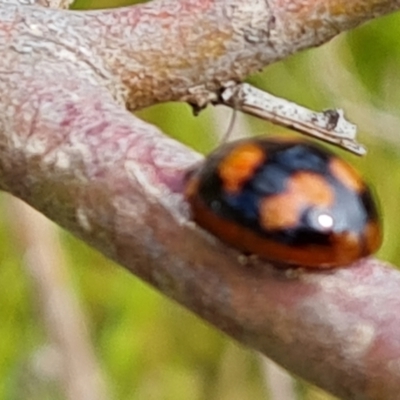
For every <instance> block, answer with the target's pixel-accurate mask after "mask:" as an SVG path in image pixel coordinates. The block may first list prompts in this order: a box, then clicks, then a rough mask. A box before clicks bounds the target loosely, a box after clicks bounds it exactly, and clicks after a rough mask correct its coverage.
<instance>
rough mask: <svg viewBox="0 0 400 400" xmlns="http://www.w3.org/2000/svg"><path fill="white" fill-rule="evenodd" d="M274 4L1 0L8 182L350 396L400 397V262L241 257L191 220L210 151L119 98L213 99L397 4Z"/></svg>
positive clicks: (229, 328) (1, 137)
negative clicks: (83, 6)
mask: <svg viewBox="0 0 400 400" xmlns="http://www.w3.org/2000/svg"><path fill="white" fill-rule="evenodd" d="M296 4H297V5H298V6H297V7H296ZM313 5H314V7H313ZM270 6H271V8H266V7H267V6H266V3H265V2H264V1H261V0H253V1H251V0H249V1H248V2H243V1H241V0H240V1H239V0H238V1H233V0H230V1H229V0H227V1H225V2H224V1H222V0H215V1H212V0H209V1H205V0H203V1H195V0H191V1H189V0H187V1H186V0H185V1H180V2H177V1H176V0H174V1H168V0H165V1H155V2H153V3H149V4H146V5H142V6H138V7H135V8H125V9H121V10H113V11H106V12H90V13H77V12H65V11H54V10H48V9H40V8H35V7H24V8H15V7H13V6H10V5H1V6H0V7H1V8H0V9H1V11H2V12H1V13H0V26H1V30H0V53H1V54H2V58H1V60H0V91H1V93H3V94H7V95H4V96H2V98H1V99H0V187H1V188H2V189H3V190H6V191H9V192H10V193H12V194H14V195H16V196H18V197H19V198H21V199H23V200H25V201H26V202H27V203H29V204H31V205H33V206H34V207H35V208H36V209H38V210H40V211H41V212H43V213H44V214H45V215H47V216H48V217H50V218H51V219H53V220H54V221H56V222H57V223H58V224H60V225H61V226H63V227H65V228H66V229H68V230H70V231H71V232H73V233H75V234H76V235H77V236H79V237H80V238H82V239H83V240H84V241H86V242H87V243H90V244H91V245H93V246H94V247H96V248H97V249H99V250H100V251H101V252H103V253H104V254H106V255H108V256H109V257H110V258H112V259H114V260H115V261H117V262H118V263H120V264H121V265H123V266H125V267H126V268H128V269H129V270H130V271H132V272H133V273H135V274H136V275H138V276H139V277H141V278H142V279H144V280H146V281H148V282H150V283H151V284H152V285H154V286H155V287H157V288H159V289H160V290H161V291H162V292H163V293H165V294H166V295H168V296H170V297H171V298H173V299H175V300H176V301H178V302H179V303H181V304H183V305H185V306H186V307H188V308H189V309H191V310H192V311H194V312H196V313H197V314H199V315H200V316H202V317H203V318H204V319H206V320H207V321H209V322H210V323H212V324H213V325H214V326H216V327H217V328H219V329H221V330H222V331H224V332H226V333H227V334H229V335H231V336H232V337H234V338H236V339H237V340H239V341H241V342H242V343H244V344H246V345H248V346H250V347H253V348H255V349H258V350H260V351H262V352H263V353H264V354H266V355H268V356H269V357H271V358H272V359H274V360H276V361H277V362H279V363H280V364H282V365H284V366H285V367H286V368H288V369H290V370H291V371H293V372H294V373H297V374H298V375H300V376H302V377H304V378H305V379H308V380H310V381H312V382H314V383H316V384H317V385H319V386H321V387H323V388H325V389H326V390H329V391H331V392H332V393H334V394H336V395H338V396H341V397H342V398H345V399H386V400H390V399H396V398H397V397H398V392H399V390H400V379H399V378H400V376H399V375H400V368H399V365H400V345H399V341H398V337H399V335H400V332H399V329H400V328H399V327H400V316H399V315H398V313H397V309H398V308H399V307H400V295H399V293H400V274H399V273H398V272H397V271H396V270H394V269H391V268H388V266H387V265H386V264H384V263H381V262H379V261H376V260H373V259H366V260H363V261H360V262H359V263H356V264H355V265H353V266H349V267H348V268H346V269H341V270H337V271H332V272H323V273H315V272H314V273H310V272H307V271H292V273H288V272H287V271H283V270H279V269H276V268H274V267H273V266H272V265H270V264H267V263H263V262H261V261H251V262H249V263H248V264H247V265H243V262H241V261H242V257H241V256H240V255H239V254H238V253H237V252H236V251H235V250H233V249H230V248H228V247H226V246H224V245H223V244H221V243H220V242H219V241H218V240H217V239H215V238H214V237H212V236H210V235H208V234H207V233H205V232H203V231H202V230H201V229H198V228H197V227H196V226H194V224H193V223H192V222H191V221H190V216H189V212H188V208H187V204H186V203H185V202H184V200H183V197H182V185H183V176H184V174H185V172H186V170H187V168H188V167H189V166H191V165H193V163H194V162H196V161H198V160H199V159H200V157H199V156H198V155H197V154H195V153H193V152H191V151H190V150H189V149H187V148H186V147H184V146H183V145H181V144H179V143H176V142H175V141H173V140H171V139H168V138H166V137H165V136H163V135H162V134H161V133H160V132H159V131H158V130H157V129H156V128H154V127H152V126H150V125H148V124H146V123H144V122H142V121H140V120H139V119H137V118H136V117H134V116H132V115H131V114H129V113H128V112H127V111H126V110H124V109H123V108H122V107H121V103H122V102H127V103H128V104H129V107H130V108H137V107H141V106H145V105H148V104H152V103H155V102H157V101H165V100H177V99H181V100H184V99H186V100H190V101H191V102H193V103H194V104H197V105H200V106H201V105H204V104H205V103H206V102H207V101H210V100H213V99H214V97H215V96H216V93H217V92H218V90H219V89H220V88H221V87H222V84H223V83H224V82H227V81H230V80H232V79H234V80H240V79H242V78H243V77H244V76H245V75H247V74H248V73H250V72H252V71H254V70H256V69H257V68H261V67H263V66H265V65H266V64H268V63H270V62H272V61H275V60H277V59H280V58H283V57H284V56H286V55H288V54H289V53H292V52H294V51H297V50H299V49H301V48H305V47H307V46H312V45H317V44H320V43H322V42H323V41H326V40H328V39H329V38H330V37H332V36H333V35H334V34H335V33H337V32H339V31H340V30H343V29H348V28H351V27H353V26H355V25H357V24H359V23H361V22H363V21H365V20H367V19H369V18H372V17H373V16H375V15H378V14H379V15H383V14H385V13H387V12H390V10H393V9H396V8H399V7H400V4H399V2H397V1H392V2H390V1H377V0H375V1H374V2H371V1H366V0H365V1H361V0H360V1H353V2H348V1H347V2H343V3H342V2H341V1H340V0H339V1H334V0H331V1H321V2H319V3H318V10H316V9H315V4H313V3H312V2H310V3H307V2H304V1H303V2H299V3H296V2H294V1H293V0H291V1H290V2H277V3H276V4H273V3H270ZM272 10H273V11H272ZM166 38H167V39H166Z"/></svg>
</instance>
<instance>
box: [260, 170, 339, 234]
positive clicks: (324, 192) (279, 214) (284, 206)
mask: <svg viewBox="0 0 400 400" xmlns="http://www.w3.org/2000/svg"><path fill="white" fill-rule="evenodd" d="M333 201H334V193H333V191H332V189H331V187H330V185H329V183H327V182H326V181H325V179H324V178H323V177H322V176H320V175H318V174H315V173H312V172H306V171H301V172H298V173H296V174H294V175H293V176H292V177H291V178H290V179H289V180H288V182H287V189H286V191H285V192H284V193H281V194H277V195H275V196H272V197H266V198H265V199H264V200H262V201H261V203H260V218H261V226H262V227H263V228H264V229H265V230H267V231H268V230H275V229H287V228H291V227H295V226H296V225H297V223H298V220H299V216H300V214H301V212H302V210H303V209H304V208H305V207H310V206H318V207H329V206H330V205H331V204H332V203H333Z"/></svg>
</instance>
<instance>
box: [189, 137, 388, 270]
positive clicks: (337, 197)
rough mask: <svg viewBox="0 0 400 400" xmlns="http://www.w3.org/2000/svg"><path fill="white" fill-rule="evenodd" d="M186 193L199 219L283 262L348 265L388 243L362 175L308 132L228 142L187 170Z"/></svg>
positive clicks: (229, 239)
mask: <svg viewBox="0 0 400 400" xmlns="http://www.w3.org/2000/svg"><path fill="white" fill-rule="evenodd" d="M185 195H186V199H187V200H188V202H189V204H190V208H191V212H192V216H193V219H194V221H195V222H196V223H197V224H198V225H200V226H201V227H203V228H205V229H206V230H208V231H209V232H211V233H212V234H214V235H215V236H216V237H217V238H219V239H220V240H222V241H223V242H225V243H227V244H229V245H231V246H233V247H235V248H236V249H238V250H240V251H242V252H244V253H246V254H256V255H258V256H260V257H261V258H264V259H267V260H270V261H275V262H276V263H278V264H280V265H287V266H303V267H309V268H333V267H338V266H344V265H347V264H350V263H352V262H354V261H356V260H358V259H360V258H363V257H366V256H368V255H370V254H372V253H374V252H375V251H376V250H377V249H378V248H379V247H380V245H381V242H382V226H381V221H380V218H379V213H378V210H377V206H376V202H375V200H374V198H373V195H372V193H371V190H370V188H369V187H368V185H367V184H366V183H365V182H364V180H363V179H362V178H361V176H360V174H359V173H358V172H357V171H356V170H355V169H354V168H353V167H352V166H351V165H350V164H348V163H347V162H345V161H344V160H342V159H340V158H339V157H338V156H336V155H335V154H334V153H331V152H330V151H328V150H326V149H324V148H322V147H321V146H319V145H316V144H315V143H313V142H310V141H307V140H303V139H301V140H300V139H293V138H290V139H288V138H281V137H256V138H246V139H241V140H238V141H234V142H230V143H226V144H224V145H222V146H221V147H219V148H218V149H216V150H215V151H214V152H213V153H211V154H210V155H209V156H208V157H207V158H206V160H205V162H204V163H203V164H201V165H200V166H197V167H196V168H194V169H193V170H191V171H190V172H189V173H188V174H187V178H186V189H185Z"/></svg>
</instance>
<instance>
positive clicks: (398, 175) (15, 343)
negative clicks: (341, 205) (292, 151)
mask: <svg viewBox="0 0 400 400" xmlns="http://www.w3.org/2000/svg"><path fill="white" fill-rule="evenodd" d="M132 3H133V2H132V1H131V2H128V1H125V2H123V1H119V2H118V1H112V0H104V1H99V0H97V1H89V0H80V1H77V2H76V4H75V8H94V7H96V8H106V7H116V6H121V5H127V4H132ZM399 37H400V15H399V14H393V15H391V16H388V17H386V18H381V19H379V20H377V21H374V22H371V23H368V24H366V25H365V26H363V27H360V28H358V29H356V30H354V31H352V32H351V33H348V34H342V35H341V36H340V37H338V38H336V39H334V40H333V41H332V42H330V43H329V44H327V45H324V46H323V47H321V48H318V49H313V50H310V51H306V52H303V53H301V54H298V55H295V56H293V57H291V58H290V59H288V60H286V61H284V62H280V63H277V64H275V65H272V66H270V67H268V68H266V69H265V71H264V72H262V73H260V74H257V75H254V76H252V77H249V82H251V83H253V84H255V85H256V86H258V87H260V88H263V89H266V90H268V91H270V92H271V93H273V94H275V95H278V96H281V97H285V98H288V99H290V100H293V101H295V102H298V103H300V104H303V105H305V106H307V107H310V108H312V109H316V110H323V109H325V108H334V107H340V108H344V109H345V112H346V116H347V118H348V119H349V120H351V121H352V122H354V123H356V124H357V125H358V126H359V130H360V132H359V140H360V141H361V142H363V143H364V144H366V145H367V146H368V150H369V152H368V155H367V156H366V157H365V158H362V159H360V158H357V157H356V156H352V155H349V154H345V153H344V152H342V151H339V152H340V154H341V155H342V156H344V157H346V158H347V159H348V160H350V162H351V163H353V164H355V165H356V166H357V167H358V168H359V169H360V170H361V171H363V173H364V174H365V176H366V179H367V180H368V181H369V182H371V183H372V185H373V186H374V188H375V191H376V192H377V194H378V196H379V198H380V203H381V208H382V213H383V215H384V221H385V242H384V245H383V246H382V249H381V250H380V251H379V257H381V258H382V259H384V260H388V261H390V262H392V263H394V264H397V265H400V251H399V244H400V241H399V240H398V238H397V235H396V232H395V229H397V228H396V226H398V225H397V224H398V223H399V217H398V210H397V207H398V196H399V187H400V154H399V152H400V135H399V133H398V132H397V130H398V129H399V127H400V90H399V88H400V72H399V71H400V44H399V41H398V38H399ZM138 115H140V116H141V117H143V118H144V119H146V120H148V121H151V122H152V123H154V124H156V125H158V126H159V127H160V128H161V129H162V130H164V131H165V132H167V133H168V134H170V135H171V136H173V137H175V138H177V139H178V140H180V141H183V142H185V143H187V144H189V145H191V146H192V147H194V148H196V149H197V150H199V151H202V152H207V151H209V150H211V149H212V148H214V147H215V146H216V144H217V141H218V137H219V136H220V135H221V133H223V132H221V126H222V130H223V129H226V127H227V126H228V124H229V120H228V118H227V116H229V115H230V114H229V113H227V112H223V110H222V111H221V110H218V107H217V108H216V109H212V108H210V107H209V109H207V110H206V111H204V112H203V113H201V115H200V116H199V117H193V115H192V113H191V109H190V108H189V107H188V106H187V105H185V104H166V105H159V106H155V107H151V108H149V109H146V110H143V111H140V112H139V113H138ZM241 121H242V123H244V125H245V126H246V131H245V132H236V134H241V135H242V136H244V135H246V134H257V133H273V132H277V131H279V132H281V131H282V129H278V128H276V127H274V126H272V125H270V124H267V123H265V122H261V121H257V120H255V119H254V118H248V117H245V118H244V119H242V118H241ZM243 121H244V122H243ZM241 126H243V125H241ZM188 133H190V134H188ZM8 201H9V199H8V198H7V196H3V197H1V198H0V202H1V203H2V205H3V206H4V209H5V211H4V213H5V214H7V204H6V203H7V202H8ZM12 223H13V216H12V215H8V219H6V220H3V221H0V238H1V242H0V243H1V246H0V260H1V269H0V280H1V282H2V283H3V285H2V290H0V304H1V319H0V320H1V323H0V338H1V340H0V399H4V400H20V399H30V400H36V399H40V400H46V399H52V400H54V399H65V398H66V396H65V393H64V389H63V385H62V383H61V382H60V380H61V379H60V377H59V375H58V374H57V373H56V372H54V371H53V373H49V371H47V369H48V368H47V369H46V368H44V367H43V364H46V362H47V361H46V357H45V356H43V354H46V351H44V350H45V349H48V348H49V346H50V347H51V340H50V339H49V335H48V332H47V330H46V329H45V327H44V325H45V324H44V323H43V315H42V312H41V311H40V303H39V301H38V293H37V291H36V286H35V285H34V284H33V283H32V278H31V276H30V275H29V273H27V270H26V268H25V266H24V265H25V264H24V263H25V262H26V260H25V256H24V254H22V253H21V251H20V247H19V245H18V243H17V244H16V237H15V235H10V230H12V228H10V224H12ZM61 240H62V248H63V251H65V257H66V258H67V262H68V274H69V275H70V276H69V277H68V278H67V279H66V281H67V282H68V285H71V287H72V288H73V292H74V295H75V296H77V297H78V300H79V303H80V307H81V308H82V310H83V313H84V315H85V321H86V323H87V325H88V328H89V331H90V340H91V345H92V346H93V348H94V353H95V357H96V360H97V363H98V365H99V367H100V368H101V369H102V371H103V378H104V381H105V384H106V386H107V387H108V391H109V398H114V399H124V400H138V399H140V400H142V399H145V400H147V399H149V400H152V399H157V400H160V399H165V400H188V399H190V400H205V399H207V400H224V399H227V400H228V399H229V400H235V399H254V400H256V399H257V400H258V399H271V400H272V399H280V400H297V399H307V400H316V399H320V400H328V399H332V397H331V396H329V395H327V394H324V393H323V392H322V391H320V390H318V389H316V388H314V387H312V386H310V385H308V384H306V383H304V382H301V381H293V382H292V383H291V385H292V392H291V393H289V394H286V395H283V394H281V395H278V397H276V396H275V397H273V393H272V392H271V390H270V389H271V388H272V387H273V386H274V381H273V379H274V378H271V374H270V373H269V372H268V371H269V369H268V366H267V365H266V364H265V361H264V360H263V359H262V358H261V357H260V356H259V355H257V354H255V353H254V352H252V351H250V350H248V349H246V348H243V347H241V346H239V345H238V344H236V343H234V342H233V341H232V340H230V339H228V338H226V337H225V336H224V335H222V334H221V333H219V332H217V331H216V330H214V329H213V328H211V327H210V326H208V325H207V324H206V323H204V322H203V321H201V320H199V319H198V318H196V317H195V316H193V315H191V314H190V313H189V312H187V311H186V310H184V309H182V308H181V307H180V306H178V305H176V304H175V303H172V302H171V301H169V300H168V299H166V298H165V297H163V296H162V295H160V294H159V293H157V292H156V291H154V290H153V289H152V288H150V287H149V286H147V285H146V284H144V283H142V282H141V281H140V280H138V279H136V278H135V277H134V276H132V275H130V274H128V273H127V272H125V271H124V270H123V269H122V268H119V267H118V266H116V265H114V264H113V263H111V262H110V261H108V260H106V259H105V258H103V257H102V256H101V255H99V254H98V253H97V252H95V251H94V250H92V249H90V248H89V247H87V246H86V245H84V244H82V243H81V242H79V241H78V240H76V239H75V238H73V237H72V236H71V235H69V234H68V233H66V232H61ZM43 360H44V361H43ZM50 365H51V362H50ZM50 370H52V368H50ZM271 379H272V381H271Z"/></svg>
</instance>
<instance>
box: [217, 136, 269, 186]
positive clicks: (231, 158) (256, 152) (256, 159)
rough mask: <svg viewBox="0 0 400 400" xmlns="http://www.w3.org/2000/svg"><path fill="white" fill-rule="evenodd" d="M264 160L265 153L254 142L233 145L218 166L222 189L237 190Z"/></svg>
mask: <svg viewBox="0 0 400 400" xmlns="http://www.w3.org/2000/svg"><path fill="white" fill-rule="evenodd" d="M264 161H265V153H264V151H263V150H262V148H260V146H257V145H256V144H253V143H245V144H242V145H240V146H237V147H235V148H234V149H233V150H232V151H231V152H230V153H229V154H228V155H227V156H226V157H225V158H224V159H223V160H222V161H221V164H220V165H219V167H218V173H219V176H220V178H221V180H222V182H223V188H224V190H226V191H227V192H231V193H232V192H233V193H236V192H238V191H239V190H240V189H241V188H242V186H243V185H244V183H245V182H246V181H247V180H248V179H250V178H251V177H252V176H253V173H254V171H255V170H256V169H257V167H258V166H259V165H260V164H261V163H263V162H264Z"/></svg>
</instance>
